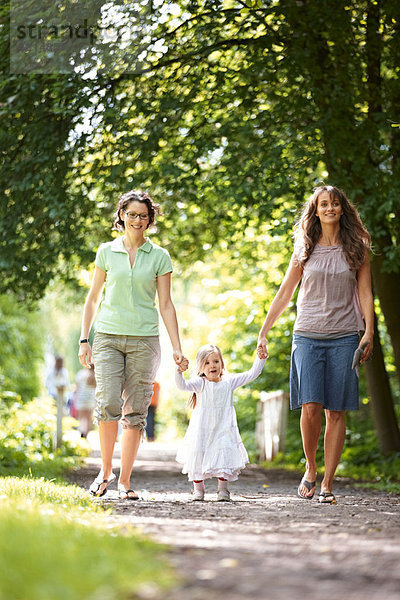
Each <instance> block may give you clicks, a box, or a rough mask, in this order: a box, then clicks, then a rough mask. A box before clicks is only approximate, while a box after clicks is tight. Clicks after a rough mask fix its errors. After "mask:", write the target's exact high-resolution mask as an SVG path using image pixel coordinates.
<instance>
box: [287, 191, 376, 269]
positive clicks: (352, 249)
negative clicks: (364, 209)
mask: <svg viewBox="0 0 400 600" xmlns="http://www.w3.org/2000/svg"><path fill="white" fill-rule="evenodd" d="M322 192H327V193H328V194H329V196H330V198H331V199H332V198H335V199H337V200H338V201H339V202H340V206H341V207H342V210H343V214H342V216H341V217H340V231H339V239H340V242H341V244H342V247H343V252H344V254H345V257H346V260H347V263H348V265H349V267H350V269H351V270H354V271H357V270H358V269H359V268H360V267H361V265H362V264H363V262H364V260H365V254H366V252H367V251H371V250H372V245H371V236H370V234H369V233H368V231H367V229H366V228H365V226H364V224H363V222H362V221H361V218H360V215H359V214H358V211H357V209H356V207H355V206H354V204H352V203H351V202H350V200H349V199H348V198H347V196H346V194H345V193H344V192H343V191H342V190H340V189H339V188H337V187H334V186H333V185H321V186H319V187H317V188H315V190H314V193H313V195H312V196H311V198H310V199H309V200H308V201H307V202H306V203H305V205H304V207H303V212H302V214H301V217H300V219H299V221H298V222H297V224H296V229H295V234H294V237H295V246H298V247H300V248H301V250H300V254H299V256H297V264H298V266H300V267H302V268H303V267H304V265H305V264H306V262H307V261H308V259H309V258H310V256H311V254H312V252H313V250H314V248H315V246H316V244H317V243H318V240H319V238H320V237H321V232H322V228H321V223H320V220H319V218H318V217H317V209H318V198H319V196H320V194H322Z"/></svg>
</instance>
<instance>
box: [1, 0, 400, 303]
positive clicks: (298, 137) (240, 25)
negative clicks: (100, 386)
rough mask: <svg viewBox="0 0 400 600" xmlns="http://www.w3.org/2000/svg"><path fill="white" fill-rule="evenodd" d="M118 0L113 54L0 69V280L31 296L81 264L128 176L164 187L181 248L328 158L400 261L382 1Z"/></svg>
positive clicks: (293, 203)
mask: <svg viewBox="0 0 400 600" xmlns="http://www.w3.org/2000/svg"><path fill="white" fill-rule="evenodd" d="M102 4H104V6H105V5H106V4H107V3H106V2H105V1H104V2H97V3H96V10H98V11H99V12H100V11H101V8H102ZM114 6H115V7H117V8H116V10H117V12H118V11H119V13H118V14H120V15H123V22H124V23H126V22H128V23H129V24H130V28H131V30H130V33H131V38H130V43H126V44H124V45H123V48H121V45H120V44H119V41H118V40H119V38H118V36H117V37H116V41H114V42H112V41H110V42H109V44H108V45H106V44H105V45H103V52H105V53H106V54H107V58H110V57H114V59H115V60H111V61H109V63H108V64H110V62H111V64H112V65H113V66H114V70H112V69H108V70H106V71H97V74H96V71H93V64H92V62H91V61H89V60H88V62H87V64H86V66H85V64H81V65H80V70H79V73H78V72H77V71H72V72H71V73H70V74H61V75H60V74H56V75H41V76H37V75H29V74H28V75H23V76H21V75H8V76H3V79H2V81H1V82H0V83H1V85H0V96H1V100H2V111H1V118H2V119H3V121H4V122H7V125H8V127H3V128H2V132H3V133H2V134H1V137H0V144H1V147H2V149H3V153H2V160H3V175H2V177H3V179H2V181H1V183H2V187H3V207H4V211H3V212H4V214H3V217H4V219H2V230H1V232H2V257H3V258H2V260H3V263H2V266H3V270H4V273H5V276H4V277H3V281H2V285H3V286H4V287H5V286H10V287H12V288H13V289H15V290H16V291H18V294H20V295H21V296H28V295H29V297H34V298H35V297H38V296H40V295H41V294H42V293H43V290H44V288H45V287H46V285H47V284H48V282H49V281H50V280H51V278H52V277H53V276H54V274H55V273H56V272H58V271H60V274H62V276H63V277H64V278H65V279H67V280H68V279H69V278H70V277H71V276H72V275H73V274H75V275H76V274H77V269H78V265H79V262H80V261H83V262H84V263H85V264H87V263H89V262H90V261H91V260H92V258H93V250H94V245H95V242H94V241H93V240H95V239H98V237H99V236H101V237H100V240H101V239H102V237H104V226H105V220H104V218H105V217H110V216H111V211H112V207H113V205H114V204H115V200H116V194H118V192H122V191H125V190H126V189H127V187H133V186H140V187H145V188H149V189H150V190H151V191H152V192H153V193H154V194H155V195H156V197H157V198H159V199H161V200H162V201H163V204H164V206H165V208H166V212H167V214H168V220H165V221H162V220H161V221H160V237H161V239H162V242H163V243H164V244H166V245H167V246H169V247H170V248H171V250H174V252H176V254H177V255H178V250H179V259H180V262H181V263H183V264H190V263H191V262H193V260H196V259H201V258H202V257H203V256H204V253H205V252H206V251H207V249H208V248H209V247H210V246H216V245H218V244H219V243H220V242H221V241H227V240H229V239H230V238H231V237H232V236H235V234H236V233H239V232H240V231H242V230H243V228H244V227H245V225H246V223H247V220H248V217H249V215H250V213H251V216H252V217H256V218H257V219H259V220H260V221H263V220H264V221H265V220H267V219H271V215H272V212H273V210H274V209H275V208H276V207H279V206H282V203H283V200H286V202H287V203H289V204H288V206H290V209H294V208H296V207H297V206H298V205H299V204H300V203H301V202H302V200H303V198H304V196H305V194H306V193H308V192H309V191H310V189H311V187H312V186H313V184H314V183H315V182H316V181H317V180H319V179H320V178H321V177H324V178H326V177H327V176H328V174H329V176H330V178H331V180H332V181H334V182H335V183H337V184H339V185H342V186H343V187H344V188H345V189H346V190H347V191H348V192H349V193H350V195H351V196H352V197H353V198H354V199H356V200H357V202H358V204H359V206H360V210H361V212H362V214H363V216H364V218H365V219H366V222H367V225H368V226H369V228H370V229H371V231H372V232H373V236H374V241H375V243H376V246H377V247H379V248H382V250H383V251H384V268H385V269H387V270H389V271H392V272H396V271H397V270H398V265H399V259H400V257H399V253H398V250H397V247H398V246H397V244H396V240H398V235H399V232H398V222H399V221H398V219H396V218H395V216H396V214H398V210H399V198H400V194H399V188H400V178H399V160H398V156H399V147H400V129H399V128H396V127H392V124H396V122H397V121H396V116H397V115H398V97H399V93H398V92H399V78H398V64H399V60H398V57H399V52H400V47H399V41H398V39H399V36H398V35H397V33H398V28H399V23H398V11H397V5H396V3H395V1H394V0H388V1H387V2H385V3H375V2H357V1H353V2H350V3H348V4H347V5H346V6H344V5H343V4H341V3H337V2H335V1H334V0H328V1H327V2H320V3H305V2H296V3H295V2H289V1H287V0H280V1H278V2H266V3H263V4H261V3H258V4H255V5H254V6H247V5H245V4H244V3H243V2H241V1H237V0H233V1H232V2H229V3H226V2H221V1H220V0H209V1H208V2H207V3H198V2H193V1H192V0H178V1H177V2H176V3H174V4H173V6H172V5H171V6H170V5H165V3H158V4H154V5H152V6H151V10H149V7H148V6H147V5H146V6H145V5H143V7H142V8H141V9H140V10H139V8H138V6H137V5H136V4H132V3H126V2H122V1H119V0H115V2H114ZM103 8H104V7H103ZM3 11H6V8H5V7H4V8H3ZM5 16H6V15H5ZM311 23H313V24H319V25H318V26H315V27H311V26H310V24H311ZM114 27H116V28H117V24H114ZM1 41H2V44H3V50H4V52H3V66H4V73H5V72H6V61H7V53H8V45H9V39H8V33H7V28H6V27H4V29H3V32H2V40H1ZM105 60H106V58H105V56H104V61H105ZM85 69H86V72H85ZM82 73H83V76H82V77H81V74H82ZM6 151H7V152H6ZM27 194H29V202H27V201H26V196H27ZM22 208H23V210H22ZM210 223H212V227H210ZM87 232H90V234H91V235H90V236H87V235H86V234H87ZM100 232H102V233H100ZM60 259H61V264H60V262H59V260H60ZM26 284H28V286H29V287H28V286H27V285H26Z"/></svg>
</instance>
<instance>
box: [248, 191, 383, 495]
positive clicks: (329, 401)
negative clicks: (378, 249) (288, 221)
mask: <svg viewBox="0 0 400 600" xmlns="http://www.w3.org/2000/svg"><path fill="white" fill-rule="evenodd" d="M370 250H371V237H370V235H369V233H368V231H367V230H366V228H365V227H364V225H363V223H362V222H361V219H360V217H359V214H358V212H357V209H356V208H355V206H354V205H353V204H352V203H351V202H350V201H349V200H348V199H347V197H346V195H345V194H344V192H342V191H341V190H339V189H338V188H336V187H333V186H320V187H317V188H316V189H315V191H314V194H313V195H312V197H311V198H310V200H309V201H308V202H307V203H306V204H305V206H304V208H303V212H302V215H301V218H300V220H299V222H298V224H297V229H296V232H295V244H294V253H293V256H292V258H291V261H290V264H289V268H288V270H287V273H286V275H285V278H284V280H283V282H282V285H281V287H280V289H279V291H278V293H277V294H276V296H275V298H274V300H273V302H272V304H271V306H270V308H269V311H268V314H267V316H266V318H265V321H264V324H263V326H262V328H261V331H260V334H259V338H258V346H257V350H258V353H259V355H260V356H266V353H267V340H266V336H267V334H268V332H269V330H270V329H271V327H272V326H273V324H274V323H275V321H276V320H277V319H278V318H279V316H280V315H281V314H282V313H283V311H284V310H285V308H286V307H287V306H288V304H289V302H290V300H291V298H292V296H293V293H294V291H295V289H296V287H297V285H298V283H299V281H300V279H302V283H301V287H300V292H299V296H298V299H297V318H296V322H295V324H294V335H293V345H292V359H291V374H290V406H291V408H292V409H298V408H301V418H300V429H301V435H302V441H303V448H304V454H305V457H306V470H305V473H304V476H303V478H302V480H301V482H300V485H299V487H298V494H299V496H300V497H301V498H305V499H308V500H309V499H311V498H312V497H313V496H314V493H315V489H316V476H317V464H316V452H317V447H318V440H319V436H320V432H321V421H322V411H323V410H325V419H326V428H325V439H324V451H325V473H324V477H323V479H322V482H321V491H320V494H319V497H318V500H319V502H321V503H329V504H332V503H335V502H336V499H335V496H334V494H333V491H332V490H333V478H334V474H335V471H336V468H337V466H338V464H339V460H340V457H341V454H342V450H343V445H344V440H345V433H346V425H345V411H347V410H357V409H358V378H357V373H356V370H355V369H352V362H353V356H354V353H355V351H356V350H357V349H358V348H361V347H362V346H363V348H364V349H363V351H362V354H361V363H363V362H365V361H366V360H367V359H368V358H369V357H370V356H371V352H372V343H373V334H374V307H373V297H372V291H371V278H370V264H369V251H370ZM360 306H361V312H362V315H363V317H364V322H363V320H362V317H361V312H360ZM361 330H362V333H361V339H360V336H359V333H358V332H359V331H361ZM364 344H365V346H364Z"/></svg>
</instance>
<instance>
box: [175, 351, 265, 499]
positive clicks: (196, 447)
mask: <svg viewBox="0 0 400 600" xmlns="http://www.w3.org/2000/svg"><path fill="white" fill-rule="evenodd" d="M265 360H266V359H260V358H258V357H256V359H255V361H254V364H253V366H252V368H251V369H250V370H249V371H246V372H245V373H235V374H224V361H223V358H222V355H221V351H220V349H219V348H218V346H212V345H211V344H207V345H206V346H202V347H201V348H200V350H199V351H198V353H197V356H196V364H197V374H198V376H197V377H192V379H189V381H185V379H184V377H183V375H182V373H180V372H179V371H178V370H177V371H176V374H175V381H176V385H177V386H178V388H179V389H180V390H188V391H191V392H193V393H192V396H191V397H190V400H189V406H191V407H193V408H194V410H193V413H192V416H191V418H190V422H189V426H188V429H187V431H186V435H185V437H184V439H183V443H182V446H181V448H180V449H179V451H178V454H177V456H176V460H177V461H178V462H179V463H182V464H183V469H182V473H185V474H186V473H187V475H188V478H189V481H193V485H194V489H193V500H204V493H205V488H204V479H211V478H212V477H218V501H220V502H221V501H229V500H230V494H229V491H228V481H236V479H237V478H238V475H239V473H240V471H241V470H242V469H243V468H244V467H245V466H246V463H248V462H249V457H248V455H247V452H246V449H245V447H244V445H243V442H242V440H241V437H240V434H239V429H238V426H237V421H236V413H235V409H234V407H233V390H234V389H236V388H238V387H240V386H241V385H244V384H245V383H249V381H253V379H256V378H257V377H258V376H259V375H260V373H261V371H262V369H263V366H264V364H265Z"/></svg>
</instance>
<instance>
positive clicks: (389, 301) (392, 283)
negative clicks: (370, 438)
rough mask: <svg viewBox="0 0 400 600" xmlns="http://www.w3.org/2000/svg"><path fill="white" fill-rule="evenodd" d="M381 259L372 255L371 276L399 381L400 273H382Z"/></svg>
mask: <svg viewBox="0 0 400 600" xmlns="http://www.w3.org/2000/svg"><path fill="white" fill-rule="evenodd" d="M383 261H384V256H383V254H382V253H380V254H379V255H377V256H375V257H374V259H373V261H372V264H371V269H372V278H373V282H374V290H375V293H376V294H377V296H378V297H379V302H380V304H381V309H382V312H383V315H384V317H385V322H386V327H387V330H388V333H389V336H390V339H391V342H392V346H393V354H394V361H395V365H396V372H397V377H398V378H399V381H400V310H399V298H400V274H399V273H384V272H383V271H382V262H383Z"/></svg>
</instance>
